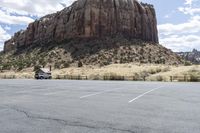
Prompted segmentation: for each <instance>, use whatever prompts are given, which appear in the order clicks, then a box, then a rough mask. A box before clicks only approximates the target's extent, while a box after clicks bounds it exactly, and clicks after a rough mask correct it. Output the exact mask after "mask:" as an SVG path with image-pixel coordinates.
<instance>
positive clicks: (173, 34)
mask: <svg viewBox="0 0 200 133" xmlns="http://www.w3.org/2000/svg"><path fill="white" fill-rule="evenodd" d="M73 1H74V0H17V2H16V1H13V0H1V2H0V50H2V49H3V44H4V41H5V40H8V39H9V38H11V36H13V35H14V33H15V32H17V31H19V30H20V29H25V28H26V27H27V25H28V23H30V22H32V21H34V20H35V19H37V18H40V17H42V16H44V15H46V14H49V13H53V12H56V11H59V10H61V9H63V8H64V7H63V4H65V5H66V6H68V5H70V4H71V3H72V2H73ZM141 1H142V2H145V3H150V4H153V5H154V7H155V9H156V13H157V19H158V30H159V39H160V43H161V44H162V45H163V46H165V47H167V48H169V49H172V50H173V51H191V50H192V49H194V48H196V49H198V50H200V0H167V1H166V0H141ZM61 3H63V4H61ZM44 5H45V6H44Z"/></svg>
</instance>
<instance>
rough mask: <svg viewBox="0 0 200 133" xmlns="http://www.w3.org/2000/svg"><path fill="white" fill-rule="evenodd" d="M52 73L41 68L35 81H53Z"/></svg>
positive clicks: (36, 73)
mask: <svg viewBox="0 0 200 133" xmlns="http://www.w3.org/2000/svg"><path fill="white" fill-rule="evenodd" d="M51 78H52V76H51V71H50V69H48V68H40V69H39V70H37V71H36V72H35V79H51Z"/></svg>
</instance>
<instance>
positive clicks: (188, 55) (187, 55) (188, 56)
mask: <svg viewBox="0 0 200 133" xmlns="http://www.w3.org/2000/svg"><path fill="white" fill-rule="evenodd" d="M177 54H178V55H179V56H181V57H182V58H184V59H185V60H187V61H190V62H191V63H193V64H200V51H198V50H196V49H193V51H192V52H177Z"/></svg>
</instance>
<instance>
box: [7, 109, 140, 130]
mask: <svg viewBox="0 0 200 133" xmlns="http://www.w3.org/2000/svg"><path fill="white" fill-rule="evenodd" d="M6 108H7V109H12V110H14V111H16V112H19V113H22V114H24V115H25V116H26V117H27V118H29V119H38V120H47V121H55V122H57V123H59V124H62V125H64V126H72V127H85V128H90V129H105V128H106V129H110V130H114V131H121V132H127V133H136V132H134V131H132V130H129V129H119V128H114V127H97V126H90V125H84V124H81V123H80V122H69V121H66V120H63V119H58V118H51V117H44V116H39V115H37V116H36V115H33V114H31V113H29V112H27V111H25V110H22V109H19V108H17V107H10V106H6Z"/></svg>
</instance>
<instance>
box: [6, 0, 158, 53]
mask: <svg viewBox="0 0 200 133" xmlns="http://www.w3.org/2000/svg"><path fill="white" fill-rule="evenodd" d="M117 34H120V35H123V36H126V37H129V38H134V39H141V40H144V41H150V42H154V43H158V32H157V19H156V13H155V9H154V7H153V6H152V5H149V4H143V3H139V2H138V1H137V0H77V1H76V2H74V3H73V4H72V5H71V6H70V7H67V8H65V9H63V10H62V11H60V12H57V13H54V14H50V15H47V16H45V17H42V18H41V19H39V20H36V21H35V22H33V23H31V24H29V25H28V27H27V29H26V30H23V31H19V32H17V33H15V35H14V36H13V37H12V38H11V39H10V40H8V41H6V42H5V45H4V51H5V52H8V51H11V50H17V49H18V48H19V47H22V46H23V47H28V46H30V45H34V44H48V43H49V42H52V41H54V42H61V41H64V40H65V39H68V38H92V37H95V38H96V37H98V38H99V37H104V36H114V35H117Z"/></svg>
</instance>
